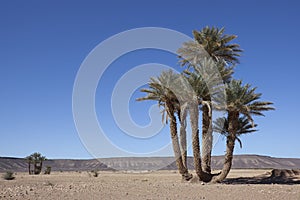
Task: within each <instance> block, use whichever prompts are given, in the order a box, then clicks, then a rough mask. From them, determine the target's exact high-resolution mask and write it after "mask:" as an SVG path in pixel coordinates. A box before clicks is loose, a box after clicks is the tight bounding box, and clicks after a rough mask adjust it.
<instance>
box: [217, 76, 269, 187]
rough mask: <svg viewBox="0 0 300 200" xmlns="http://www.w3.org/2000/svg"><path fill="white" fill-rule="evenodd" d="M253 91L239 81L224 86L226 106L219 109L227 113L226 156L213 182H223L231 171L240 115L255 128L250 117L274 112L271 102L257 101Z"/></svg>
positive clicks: (256, 95)
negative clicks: (265, 112)
mask: <svg viewBox="0 0 300 200" xmlns="http://www.w3.org/2000/svg"><path fill="white" fill-rule="evenodd" d="M255 90H256V88H251V85H249V84H246V85H242V81H240V80H232V81H230V83H228V84H227V85H226V105H223V104H220V105H219V109H221V110H226V111H227V113H228V116H227V121H228V122H227V123H228V125H226V123H225V126H224V127H225V132H228V133H227V136H226V154H225V161H224V165H223V169H222V171H221V173H220V175H218V176H216V177H214V181H215V182H221V181H223V180H224V179H225V178H226V177H227V175H228V173H229V171H230V169H231V165H232V158H233V151H234V144H235V141H236V140H237V138H238V136H239V134H242V132H241V121H240V115H243V116H245V117H246V119H247V120H248V121H249V122H250V123H251V125H252V127H255V124H254V121H253V118H252V115H258V116H264V115H263V113H262V112H263V111H268V110H274V108H273V107H271V105H272V104H273V103H272V102H263V101H258V100H259V99H260V97H261V94H260V93H255ZM222 101H223V99H222ZM216 107H218V106H216ZM242 119H243V118H242ZM225 122H226V121H225ZM244 123H245V121H244ZM246 125H247V124H246ZM226 126H228V127H226ZM246 127H247V126H246ZM244 128H245V127H244ZM248 128H249V127H248ZM250 131H251V129H250Z"/></svg>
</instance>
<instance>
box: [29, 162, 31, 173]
mask: <svg viewBox="0 0 300 200" xmlns="http://www.w3.org/2000/svg"><path fill="white" fill-rule="evenodd" d="M28 173H29V175H31V163H30V161H28Z"/></svg>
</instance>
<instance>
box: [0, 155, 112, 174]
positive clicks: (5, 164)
mask: <svg viewBox="0 0 300 200" xmlns="http://www.w3.org/2000/svg"><path fill="white" fill-rule="evenodd" d="M43 166H44V167H46V166H51V170H52V171H89V170H102V171H104V170H114V169H112V168H109V167H107V165H105V164H103V163H101V162H99V161H98V160H97V159H89V160H72V159H53V160H46V161H44V162H43ZM9 170H10V171H14V172H24V171H28V163H27V162H26V159H24V158H9V157H0V172H5V171H9Z"/></svg>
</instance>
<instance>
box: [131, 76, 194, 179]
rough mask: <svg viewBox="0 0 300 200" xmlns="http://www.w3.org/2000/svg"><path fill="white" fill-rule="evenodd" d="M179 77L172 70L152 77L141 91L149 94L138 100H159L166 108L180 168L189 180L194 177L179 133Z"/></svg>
mask: <svg viewBox="0 0 300 200" xmlns="http://www.w3.org/2000/svg"><path fill="white" fill-rule="evenodd" d="M178 77H179V76H178V75H177V74H174V73H173V72H172V71H165V72H162V74H161V75H160V76H159V77H157V78H150V83H149V84H148V85H149V89H141V92H145V93H147V96H145V97H142V98H138V99H137V101H144V100H154V101H157V102H158V105H159V106H162V107H163V108H164V112H166V114H167V119H168V121H169V122H170V134H171V139H172V144H173V151H174V154H175V159H176V164H177V167H178V170H179V172H180V174H181V175H182V176H183V178H184V179H186V180H189V179H191V178H192V175H191V174H189V173H188V169H187V167H186V165H185V164H184V163H183V159H182V152H181V149H180V145H179V140H178V134H177V119H176V113H177V114H178V111H180V105H179V101H178V99H177V97H176V95H175V93H174V88H176V86H175V84H176V83H177V79H178ZM179 116H180V114H179Z"/></svg>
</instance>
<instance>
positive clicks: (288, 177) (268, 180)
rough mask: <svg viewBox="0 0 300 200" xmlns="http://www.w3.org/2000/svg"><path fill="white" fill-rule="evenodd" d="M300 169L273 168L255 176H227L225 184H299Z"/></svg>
mask: <svg viewBox="0 0 300 200" xmlns="http://www.w3.org/2000/svg"><path fill="white" fill-rule="evenodd" d="M299 175H300V170H286V169H273V170H272V171H271V173H266V174H263V175H260V176H255V177H239V178H227V179H226V180H224V182H223V183H225V184H285V185H294V184H300V176H299Z"/></svg>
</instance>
